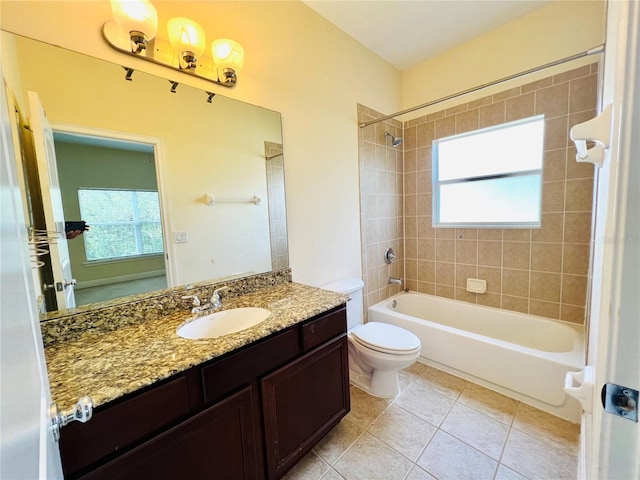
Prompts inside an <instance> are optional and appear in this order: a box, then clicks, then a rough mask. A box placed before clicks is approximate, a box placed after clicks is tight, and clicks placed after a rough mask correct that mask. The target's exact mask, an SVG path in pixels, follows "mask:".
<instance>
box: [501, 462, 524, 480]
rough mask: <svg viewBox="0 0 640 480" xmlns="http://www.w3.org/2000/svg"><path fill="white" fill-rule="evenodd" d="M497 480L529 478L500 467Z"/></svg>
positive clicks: (522, 479) (502, 466)
mask: <svg viewBox="0 0 640 480" xmlns="http://www.w3.org/2000/svg"><path fill="white" fill-rule="evenodd" d="M495 480H527V477H524V476H522V475H520V474H519V473H518V472H514V471H513V470H511V469H510V468H508V467H505V466H504V465H500V466H499V467H498V472H497V473H496V478H495Z"/></svg>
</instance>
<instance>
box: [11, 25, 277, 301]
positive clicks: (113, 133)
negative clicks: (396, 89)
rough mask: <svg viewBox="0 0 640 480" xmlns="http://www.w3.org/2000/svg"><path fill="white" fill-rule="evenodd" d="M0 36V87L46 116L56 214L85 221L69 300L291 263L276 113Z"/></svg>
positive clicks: (72, 248) (76, 244) (73, 252)
mask: <svg viewBox="0 0 640 480" xmlns="http://www.w3.org/2000/svg"><path fill="white" fill-rule="evenodd" d="M1 33H2V44H3V56H5V60H3V64H6V63H7V62H11V61H13V62H14V63H15V65H13V67H14V68H13V75H12V77H13V79H14V85H11V84H10V83H11V82H8V83H9V87H13V89H14V90H19V92H16V93H18V94H20V95H22V96H23V98H26V97H27V96H28V95H27V92H29V91H33V92H37V94H38V97H39V99H40V102H41V103H42V106H43V107H44V109H45V111H46V114H47V117H48V120H49V122H50V123H51V126H52V129H53V138H54V143H55V152H56V159H57V174H58V178H59V183H60V192H61V194H62V202H63V206H64V217H65V220H67V221H72V220H85V221H86V222H87V223H88V224H89V225H90V229H89V231H88V232H86V233H85V234H84V235H81V236H78V237H76V238H73V239H69V240H66V242H67V246H68V250H69V257H70V260H71V270H72V274H73V277H74V278H75V280H76V281H77V285H76V290H75V291H76V297H77V302H76V304H77V305H78V306H79V305H86V304H91V303H93V302H102V301H105V300H109V301H111V302H113V301H118V300H117V298H120V297H122V296H128V295H132V294H138V293H143V292H149V291H154V290H157V289H161V288H165V287H173V286H179V285H184V284H188V283H192V282H199V281H206V280H212V279H217V278H222V277H229V276H247V275H251V274H257V273H263V272H266V271H271V270H279V269H283V268H287V267H288V266H289V265H288V250H287V227H286V211H285V198H284V168H283V165H284V162H283V156H282V153H283V149H282V143H283V142H282V127H281V117H280V114H279V113H278V112H274V111H271V110H267V109H264V108H261V107H257V106H254V105H250V104H247V103H244V102H240V101H237V100H233V99H229V98H226V97H224V96H221V95H212V94H211V93H208V92H205V91H203V90H200V89H197V88H193V87H190V86H187V85H183V84H178V85H176V84H173V83H172V82H170V81H168V79H166V78H159V77H155V76H152V75H149V74H146V73H143V72H138V71H136V72H134V73H133V75H132V77H131V81H127V80H126V79H125V76H126V72H125V70H124V69H123V67H122V66H121V65H116V64H113V63H110V62H106V61H103V60H99V59H96V58H92V57H88V56H85V55H82V54H78V53H75V52H71V51H68V50H65V49H62V48H59V47H55V46H52V45H48V44H45V43H42V42H38V41H35V40H32V39H28V38H24V37H20V36H17V35H13V34H10V33H7V32H1ZM7 49H10V51H9V52H7ZM7 53H8V54H7ZM126 60H127V59H126V58H123V63H125V64H126ZM6 70H7V69H6V68H5V71H6ZM175 75H176V78H174V79H173V80H175V81H177V82H180V80H181V79H180V78H178V77H180V75H179V74H175ZM15 78H19V85H17V84H15V83H16V81H15ZM22 113H23V116H28V115H27V114H26V113H25V112H22ZM156 192H157V193H156Z"/></svg>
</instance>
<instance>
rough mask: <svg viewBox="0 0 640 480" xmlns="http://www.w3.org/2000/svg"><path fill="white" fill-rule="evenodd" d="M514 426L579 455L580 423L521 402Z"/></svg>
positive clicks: (574, 454)
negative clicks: (577, 423)
mask: <svg viewBox="0 0 640 480" xmlns="http://www.w3.org/2000/svg"><path fill="white" fill-rule="evenodd" d="M513 428H515V429H517V430H520V431H521V432H524V433H527V434H529V435H530V436H532V437H535V438H539V439H540V440H544V441H545V442H549V443H551V445H553V446H554V447H557V448H560V449H562V450H564V451H566V452H568V453H569V454H571V455H573V456H576V457H577V456H578V444H579V439H580V425H576V424H574V423H571V422H569V421H567V420H564V419H562V418H559V417H556V416H554V415H551V414H549V413H546V412H543V411H542V410H538V409H537V408H534V407H531V406H529V405H526V404H524V403H520V405H518V410H517V411H516V415H515V418H514V420H513Z"/></svg>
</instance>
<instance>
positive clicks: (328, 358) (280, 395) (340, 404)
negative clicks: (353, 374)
mask: <svg viewBox="0 0 640 480" xmlns="http://www.w3.org/2000/svg"><path fill="white" fill-rule="evenodd" d="M347 351H348V349H347V339H346V336H344V335H342V336H340V337H339V338H337V339H336V340H334V341H332V342H330V343H327V344H325V345H324V346H321V347H319V348H317V349H315V350H312V351H311V352H309V353H307V354H306V355H304V356H302V357H300V358H299V359H298V360H296V361H295V362H293V363H291V364H289V365H287V366H286V367H283V368H281V369H280V370H277V371H275V372H273V373H272V374H270V375H268V376H266V377H264V378H263V379H262V381H261V387H262V395H263V414H264V429H265V432H264V436H265V446H266V457H267V470H268V473H269V478H280V477H281V476H283V475H284V474H285V473H286V472H287V471H288V470H289V469H290V468H291V467H292V466H293V465H294V464H295V463H296V462H297V461H298V460H300V458H301V457H302V456H304V455H305V454H306V453H307V452H308V451H309V450H311V448H312V447H313V446H314V445H315V444H316V443H318V441H319V440H320V439H321V438H322V437H323V436H324V435H325V434H326V433H327V432H328V431H329V430H331V428H333V427H334V426H335V425H337V424H338V422H339V421H340V419H342V417H344V416H345V415H346V414H347V413H348V412H349V362H348V357H347Z"/></svg>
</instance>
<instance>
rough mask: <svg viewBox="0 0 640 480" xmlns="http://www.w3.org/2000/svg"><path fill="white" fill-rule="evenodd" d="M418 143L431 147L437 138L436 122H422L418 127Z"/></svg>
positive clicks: (421, 145)
mask: <svg viewBox="0 0 640 480" xmlns="http://www.w3.org/2000/svg"><path fill="white" fill-rule="evenodd" d="M416 135H417V138H416V145H417V146H418V147H430V146H431V142H432V141H433V139H434V138H436V124H435V122H428V123H423V124H420V125H418V126H417V127H416Z"/></svg>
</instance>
